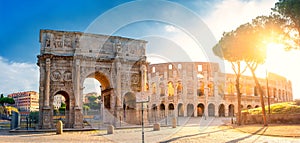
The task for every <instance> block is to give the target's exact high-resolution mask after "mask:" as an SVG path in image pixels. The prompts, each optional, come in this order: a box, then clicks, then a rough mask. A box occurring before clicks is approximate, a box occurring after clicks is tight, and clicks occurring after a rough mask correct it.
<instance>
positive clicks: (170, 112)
mask: <svg viewBox="0 0 300 143" xmlns="http://www.w3.org/2000/svg"><path fill="white" fill-rule="evenodd" d="M174 109H175V108H174V104H173V103H170V104H169V106H168V111H169V114H168V115H169V116H172V115H174Z"/></svg>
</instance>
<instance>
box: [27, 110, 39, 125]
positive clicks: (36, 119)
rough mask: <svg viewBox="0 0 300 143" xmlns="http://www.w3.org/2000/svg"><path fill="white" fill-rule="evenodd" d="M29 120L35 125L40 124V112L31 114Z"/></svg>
mask: <svg viewBox="0 0 300 143" xmlns="http://www.w3.org/2000/svg"><path fill="white" fill-rule="evenodd" d="M29 118H30V119H32V120H33V121H34V122H35V123H38V122H39V111H34V112H30V113H29Z"/></svg>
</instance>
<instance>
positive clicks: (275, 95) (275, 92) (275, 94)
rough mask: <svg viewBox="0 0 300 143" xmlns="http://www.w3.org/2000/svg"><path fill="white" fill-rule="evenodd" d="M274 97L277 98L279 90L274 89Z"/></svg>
mask: <svg viewBox="0 0 300 143" xmlns="http://www.w3.org/2000/svg"><path fill="white" fill-rule="evenodd" d="M273 97H274V98H277V89H276V88H274V89H273Z"/></svg>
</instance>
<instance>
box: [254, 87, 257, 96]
mask: <svg viewBox="0 0 300 143" xmlns="http://www.w3.org/2000/svg"><path fill="white" fill-rule="evenodd" d="M254 96H258V93H257V87H256V86H254Z"/></svg>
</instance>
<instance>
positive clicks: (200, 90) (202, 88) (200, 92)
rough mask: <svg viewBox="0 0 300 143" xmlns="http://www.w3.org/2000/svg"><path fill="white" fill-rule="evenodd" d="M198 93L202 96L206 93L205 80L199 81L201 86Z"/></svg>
mask: <svg viewBox="0 0 300 143" xmlns="http://www.w3.org/2000/svg"><path fill="white" fill-rule="evenodd" d="M197 95H198V96H202V95H204V82H202V81H200V82H199V88H198V89H197Z"/></svg>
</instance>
